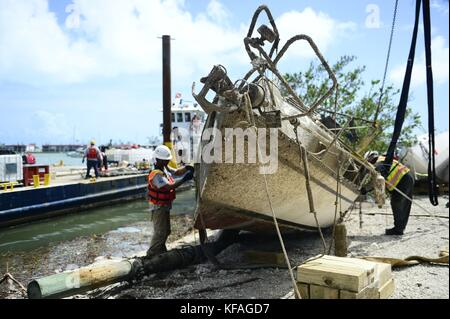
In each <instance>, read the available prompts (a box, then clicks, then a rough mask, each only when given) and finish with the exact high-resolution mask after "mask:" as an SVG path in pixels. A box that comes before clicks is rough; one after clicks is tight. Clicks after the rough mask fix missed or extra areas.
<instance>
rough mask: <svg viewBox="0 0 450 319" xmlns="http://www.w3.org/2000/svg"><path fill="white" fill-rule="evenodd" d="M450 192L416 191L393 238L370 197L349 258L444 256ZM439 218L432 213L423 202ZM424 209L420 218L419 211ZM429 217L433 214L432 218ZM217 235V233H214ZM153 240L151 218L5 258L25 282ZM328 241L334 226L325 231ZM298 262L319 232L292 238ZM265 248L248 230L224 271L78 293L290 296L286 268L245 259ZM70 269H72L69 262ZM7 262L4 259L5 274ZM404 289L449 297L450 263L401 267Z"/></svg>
mask: <svg viewBox="0 0 450 319" xmlns="http://www.w3.org/2000/svg"><path fill="white" fill-rule="evenodd" d="M447 203H448V196H443V197H440V198H439V206H437V207H433V206H432V205H431V204H430V203H429V201H428V197H425V196H424V197H416V198H415V204H413V207H412V212H411V217H410V220H409V224H408V227H407V229H406V232H405V234H404V235H403V236H385V235H384V229H385V228H388V227H391V225H392V215H391V210H390V207H389V204H386V205H385V206H384V207H383V208H381V209H379V208H378V207H376V206H375V205H374V204H372V203H370V202H365V203H363V208H362V212H363V215H362V225H361V227H360V215H359V210H358V209H355V210H353V211H352V212H351V213H350V214H349V215H347V217H346V226H347V233H348V243H349V247H348V251H349V256H384V257H395V258H405V257H408V256H411V255H420V256H425V257H432V258H434V257H437V256H438V254H439V251H440V250H444V249H447V250H448V246H449V229H448V225H449V220H448V218H449V210H448V208H446V204H447ZM419 205H420V206H422V207H425V208H426V210H428V211H429V212H431V213H432V214H434V215H435V216H439V217H440V218H432V217H429V216H428V217H426V215H427V213H426V212H425V211H424V210H422V209H421V208H420V207H419ZM415 215H420V216H415ZM424 215H425V216H424ZM191 225H192V219H191V217H190V216H187V215H185V216H178V217H176V218H174V219H173V221H172V232H173V233H172V235H171V237H170V238H169V241H170V242H171V244H170V245H169V247H172V248H173V247H180V246H181V245H184V244H195V243H196V242H198V237H197V236H194V233H193V231H192V228H191ZM208 233H209V234H210V236H211V237H213V236H214V234H215V233H214V232H208ZM150 238H151V224H150V223H138V224H133V225H130V226H129V227H122V228H119V229H117V230H114V231H112V232H109V233H106V234H103V235H99V236H93V237H87V238H86V237H81V238H77V239H75V240H72V241H69V242H63V243H60V244H57V245H53V246H51V247H45V248H41V249H38V250H36V251H33V252H27V253H21V254H14V255H11V256H0V257H1V259H2V260H8V261H9V271H10V272H11V273H12V274H13V275H14V276H15V278H16V279H18V280H19V281H21V282H22V283H24V284H26V283H28V282H29V281H30V280H31V279H32V278H37V277H42V276H44V275H50V274H53V273H57V272H61V271H64V270H66V269H70V268H72V269H73V268H74V267H81V266H85V265H88V264H90V263H92V262H94V261H95V260H98V259H99V256H100V258H105V257H108V256H115V257H125V256H134V255H135V254H136V253H138V252H142V251H145V250H146V249H147V247H148V243H149V242H150ZM325 241H326V244H327V245H329V244H330V241H331V232H326V233H325ZM284 243H285V245H286V248H287V252H288V255H289V259H290V262H291V265H292V266H297V265H300V264H301V263H302V262H304V261H305V260H306V259H308V258H310V257H312V256H315V255H318V254H321V253H323V251H324V250H323V244H322V241H321V239H320V236H319V235H318V234H317V233H316V232H307V231H302V232H296V233H293V234H289V235H285V236H284ZM247 250H260V251H274V252H280V251H281V249H280V244H279V241H278V237H277V236H276V235H272V236H267V235H266V236H262V235H255V234H252V233H242V232H241V234H240V236H239V241H238V242H237V243H235V244H233V245H231V246H229V247H228V248H226V249H225V250H224V251H222V252H221V253H220V254H219V255H218V256H217V259H218V261H219V262H220V263H221V264H223V265H227V268H230V267H232V268H233V266H234V268H233V269H221V267H218V266H215V265H213V264H212V263H209V262H207V263H203V264H199V265H194V266H189V267H187V268H184V269H180V270H175V271H170V272H165V273H159V274H153V275H150V276H147V277H144V279H143V280H141V281H139V282H134V283H126V282H123V283H117V284H114V285H110V286H108V287H105V288H102V289H98V290H95V291H92V292H90V293H87V294H84V295H77V296H74V298H83V299H84V298H131V299H141V298H153V299H159V298H163V299H192V298H201V299H212V298H217V299H222V298H238V299H239V298H248V299H261V298H269V299H274V298H283V297H284V296H286V295H287V294H288V293H289V292H291V291H292V283H291V280H290V277H289V273H288V270H287V269H286V268H254V266H252V268H249V265H248V264H245V262H246V260H245V251H247ZM69 267H70V268H69ZM4 272H5V268H4V265H3V264H0V273H4ZM393 275H394V279H395V284H396V289H395V292H394V295H393V296H392V298H399V299H430V298H433V299H434V298H438V299H440V298H445V299H448V298H449V268H448V266H441V265H432V264H421V265H416V266H411V267H407V268H401V269H398V270H394V271H393ZM22 297H24V295H23V294H22V293H21V292H20V290H19V289H17V288H15V287H12V286H8V285H1V286H0V298H22Z"/></svg>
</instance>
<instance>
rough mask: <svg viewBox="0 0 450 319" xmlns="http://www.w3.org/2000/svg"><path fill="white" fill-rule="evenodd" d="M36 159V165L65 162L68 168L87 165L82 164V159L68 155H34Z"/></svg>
mask: <svg viewBox="0 0 450 319" xmlns="http://www.w3.org/2000/svg"><path fill="white" fill-rule="evenodd" d="M33 155H34V156H35V157H36V164H43V165H52V164H57V163H59V161H61V160H62V161H63V162H64V165H66V166H72V165H75V166H80V165H85V164H82V163H81V159H82V158H81V157H70V156H67V155H66V153H33Z"/></svg>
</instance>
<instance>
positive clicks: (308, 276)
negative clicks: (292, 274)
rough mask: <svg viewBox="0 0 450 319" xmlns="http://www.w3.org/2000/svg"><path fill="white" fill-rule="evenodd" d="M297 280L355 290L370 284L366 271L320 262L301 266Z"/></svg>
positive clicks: (357, 290)
mask: <svg viewBox="0 0 450 319" xmlns="http://www.w3.org/2000/svg"><path fill="white" fill-rule="evenodd" d="M371 279H372V280H373V277H372V278H371ZM297 281H299V282H304V283H309V284H316V285H319V286H327V287H331V288H337V289H345V290H350V291H355V292H359V291H361V290H362V289H364V288H365V287H366V286H368V285H369V284H370V282H369V278H368V277H367V274H366V272H365V271H359V272H355V271H351V270H350V271H349V269H338V268H336V267H327V266H326V265H320V264H315V265H301V266H299V267H298V273H297Z"/></svg>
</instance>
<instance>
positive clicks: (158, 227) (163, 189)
mask: <svg viewBox="0 0 450 319" xmlns="http://www.w3.org/2000/svg"><path fill="white" fill-rule="evenodd" d="M154 158H155V161H156V162H155V168H154V169H153V170H152V171H150V174H149V175H148V200H149V203H150V204H151V207H150V209H151V212H152V217H151V218H152V221H153V236H152V240H151V243H150V248H149V249H148V251H147V257H151V256H154V255H158V254H161V253H164V252H166V251H167V248H166V241H167V238H168V237H169V235H170V209H171V208H172V202H173V201H174V199H175V189H176V188H178V187H179V186H181V185H182V184H184V183H185V182H186V181H189V180H191V179H192V178H193V176H194V167H193V166H189V165H187V166H184V167H182V168H179V169H173V168H171V167H170V166H169V162H170V160H171V159H172V152H171V151H170V149H169V148H168V147H167V146H165V145H160V146H158V147H156V149H155V152H154ZM174 177H175V178H176V177H178V179H177V180H175V178H174Z"/></svg>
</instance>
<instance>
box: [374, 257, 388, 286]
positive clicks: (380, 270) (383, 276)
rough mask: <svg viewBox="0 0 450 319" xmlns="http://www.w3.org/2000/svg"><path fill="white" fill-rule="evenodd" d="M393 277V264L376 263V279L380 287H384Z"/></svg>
mask: <svg viewBox="0 0 450 319" xmlns="http://www.w3.org/2000/svg"><path fill="white" fill-rule="evenodd" d="M391 279H392V270H391V265H390V264H386V263H376V270H375V281H376V282H378V287H382V286H383V285H384V284H385V283H387V282H388V281H389V280H391Z"/></svg>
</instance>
